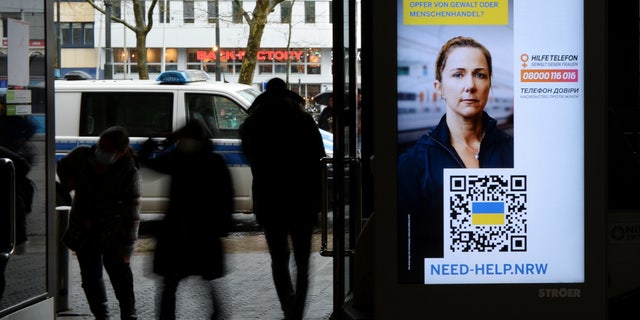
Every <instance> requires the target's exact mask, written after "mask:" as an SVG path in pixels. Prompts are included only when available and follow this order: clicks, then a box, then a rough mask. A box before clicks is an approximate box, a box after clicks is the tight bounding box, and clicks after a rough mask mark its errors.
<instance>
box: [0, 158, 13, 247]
mask: <svg viewBox="0 0 640 320" xmlns="http://www.w3.org/2000/svg"><path fill="white" fill-rule="evenodd" d="M0 184H1V186H0V197H2V201H0V206H1V208H0V212H1V213H2V217H1V219H2V225H4V226H2V228H3V232H1V233H0V256H2V258H8V257H9V255H11V254H12V253H13V250H14V249H15V246H16V204H15V202H16V187H15V186H16V169H15V166H14V165H13V161H11V159H8V158H0ZM5 228H7V229H9V230H6V229H5ZM6 231H8V232H6Z"/></svg>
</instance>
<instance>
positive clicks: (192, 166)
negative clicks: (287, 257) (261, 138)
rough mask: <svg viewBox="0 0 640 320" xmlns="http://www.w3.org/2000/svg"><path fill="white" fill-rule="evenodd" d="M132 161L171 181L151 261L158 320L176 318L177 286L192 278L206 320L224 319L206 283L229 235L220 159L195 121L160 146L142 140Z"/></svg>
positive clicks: (227, 187)
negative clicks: (202, 292)
mask: <svg viewBox="0 0 640 320" xmlns="http://www.w3.org/2000/svg"><path fill="white" fill-rule="evenodd" d="M160 144H161V145H160ZM167 148H169V149H168V151H167V152H165V153H164V154H159V155H157V156H154V155H155V154H156V151H158V150H159V149H167ZM138 157H139V159H140V161H141V162H142V164H143V165H145V166H147V167H149V168H150V169H153V170H156V171H158V172H161V173H165V174H168V175H170V177H171V182H170V199H169V207H168V209H167V212H166V214H165V216H164V219H163V220H162V221H161V223H160V226H159V229H158V233H157V237H156V248H155V253H154V258H153V271H154V273H156V274H158V275H160V276H162V277H163V285H162V293H161V295H160V297H159V298H160V301H159V304H160V305H159V307H160V308H159V319H160V320H167V319H175V318H176V314H175V313H176V291H177V289H178V285H179V283H180V281H181V280H182V279H184V278H186V277H188V276H194V275H195V276H201V277H202V278H203V279H204V280H206V281H207V282H208V284H209V287H210V293H211V295H212V302H213V315H212V317H211V318H212V319H226V318H228V317H229V314H228V312H229V311H230V308H226V307H225V305H224V304H223V301H224V299H221V294H220V293H219V292H217V291H218V289H219V288H216V286H215V285H214V282H212V281H210V280H214V279H218V278H221V277H222V276H223V275H224V273H225V268H224V267H225V263H224V251H223V247H222V241H221V239H220V237H225V236H227V234H228V232H229V231H230V227H231V221H232V219H231V217H232V213H233V197H234V193H233V184H232V180H231V173H230V172H229V169H228V168H227V166H226V164H225V162H224V158H223V157H222V156H221V155H220V154H218V153H215V152H214V151H213V143H212V142H211V140H209V137H208V133H207V131H206V129H205V128H204V127H203V126H202V124H201V122H199V121H191V122H188V123H187V124H186V125H185V126H184V127H182V128H181V129H179V130H177V131H176V132H174V133H173V134H171V135H170V136H169V137H167V139H166V140H165V141H163V142H161V143H159V142H156V141H154V140H153V139H148V140H147V141H146V142H145V143H144V145H143V147H142V149H141V150H140V152H139V153H138Z"/></svg>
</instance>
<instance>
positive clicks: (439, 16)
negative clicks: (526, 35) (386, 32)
mask: <svg viewBox="0 0 640 320" xmlns="http://www.w3.org/2000/svg"><path fill="white" fill-rule="evenodd" d="M402 11H403V17H404V24H405V25H506V24H508V23H509V0H495V1H452V0H444V1H426V0H403V9H402Z"/></svg>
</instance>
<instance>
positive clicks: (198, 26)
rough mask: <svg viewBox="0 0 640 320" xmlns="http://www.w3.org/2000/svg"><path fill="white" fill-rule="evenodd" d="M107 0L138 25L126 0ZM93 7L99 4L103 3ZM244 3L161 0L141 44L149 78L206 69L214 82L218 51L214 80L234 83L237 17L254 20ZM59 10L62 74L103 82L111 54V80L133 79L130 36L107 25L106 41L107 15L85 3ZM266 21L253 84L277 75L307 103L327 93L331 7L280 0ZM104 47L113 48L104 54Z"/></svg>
mask: <svg viewBox="0 0 640 320" xmlns="http://www.w3.org/2000/svg"><path fill="white" fill-rule="evenodd" d="M105 2H106V1H105ZM108 2H109V3H111V5H112V7H111V10H112V14H113V15H114V16H117V17H120V18H122V19H124V20H125V21H127V22H128V23H129V24H131V25H135V20H134V13H133V3H132V1H131V0H109V1H108ZM96 3H97V4H98V5H100V6H103V1H96ZM241 4H242V10H241V9H240V8H238V6H237V4H236V2H235V1H233V0H158V3H157V5H156V7H155V8H154V9H153V12H152V19H153V28H152V29H151V31H150V32H149V33H148V34H147V40H146V46H147V57H148V67H149V78H150V79H155V77H156V76H157V75H158V74H159V73H160V72H162V71H164V70H176V69H180V70H181V69H199V70H204V71H206V72H207V73H209V74H210V75H211V77H212V78H216V66H217V63H216V57H217V55H218V52H216V50H219V56H220V62H219V67H220V69H219V73H218V78H219V79H220V80H223V81H228V82H237V81H238V78H239V72H240V67H241V65H242V60H243V58H244V54H245V48H246V45H247V40H248V38H249V24H248V23H247V22H246V21H245V19H244V17H243V15H242V13H243V12H246V13H248V14H249V15H251V13H252V11H253V8H254V7H255V4H256V2H255V1H254V0H253V1H252V0H249V1H247V0H244V1H241ZM150 5H151V1H145V3H144V6H145V7H144V11H145V12H147V11H148V10H149V7H150ZM216 5H217V8H216ZM57 6H59V12H60V14H59V20H57V21H60V23H59V27H60V28H59V30H58V31H57V32H59V33H58V39H59V42H60V43H61V46H60V49H61V50H60V58H61V61H60V75H61V76H63V75H64V74H65V73H66V72H68V71H70V70H82V71H85V72H87V73H89V74H90V75H92V76H93V77H95V78H104V70H105V62H106V55H105V54H106V52H109V51H112V52H113V58H112V60H113V76H112V78H113V79H137V78H138V74H137V71H138V70H137V64H136V63H137V58H136V48H135V47H136V36H135V33H134V32H133V31H131V30H130V29H128V28H127V27H125V26H123V25H122V24H121V23H118V22H115V21H112V22H111V28H110V32H109V33H110V36H109V37H108V38H107V36H106V34H107V32H105V31H106V27H105V26H106V25H107V24H106V23H105V15H104V14H102V13H101V12H99V11H98V10H96V9H95V8H93V7H92V6H91V5H90V4H88V3H87V2H86V1H85V0H59V3H57ZM216 9H217V10H216ZM145 19H148V17H147V15H146V13H145ZM218 20H219V25H216V23H215V22H216V21H218ZM267 21H268V22H267V25H266V27H265V30H264V34H263V37H262V41H261V45H260V51H259V53H258V56H257V65H256V69H255V74H254V78H253V82H254V83H253V85H255V86H256V87H257V88H258V89H262V86H263V84H264V83H265V82H266V81H268V80H269V79H271V78H273V77H280V78H282V79H285V80H287V81H288V82H289V84H290V87H291V89H292V90H294V91H296V92H298V93H300V95H302V96H303V97H305V98H307V99H309V98H310V97H313V96H314V95H315V94H317V93H319V92H323V91H327V90H331V88H332V82H333V78H332V72H331V69H332V68H331V65H332V54H331V52H332V47H333V42H332V41H333V40H332V28H333V24H332V2H331V1H330V0H314V1H308V0H304V1H303V0H298V1H284V2H282V3H280V4H279V5H277V6H276V8H275V10H274V11H273V12H271V13H270V14H269V16H268V18H267ZM146 23H148V22H146ZM216 28H218V30H216ZM216 35H219V37H218V38H217V37H216ZM108 42H110V48H111V49H110V50H106V49H105V46H106V44H107V43H108Z"/></svg>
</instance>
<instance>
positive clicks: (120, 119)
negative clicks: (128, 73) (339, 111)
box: [55, 70, 333, 213]
mask: <svg viewBox="0 0 640 320" xmlns="http://www.w3.org/2000/svg"><path fill="white" fill-rule="evenodd" d="M259 94H260V92H259V91H258V90H255V89H254V88H253V87H251V86H248V85H243V84H232V83H222V82H216V81H211V80H209V78H208V76H207V75H206V73H204V72H201V71H197V70H187V71H167V72H164V73H162V74H161V75H160V76H159V77H158V78H157V79H156V80H155V81H154V80H56V81H55V126H56V127H55V133H56V138H55V142H56V160H59V159H60V158H61V157H63V156H64V155H65V154H67V153H68V152H69V151H71V150H72V149H73V148H75V147H76V146H78V145H82V144H89V145H90V144H94V143H95V142H96V141H97V139H98V136H99V135H100V133H101V132H102V131H103V130H104V129H106V128H108V127H110V126H113V125H121V126H123V127H125V128H127V130H128V131H129V135H130V137H131V146H132V147H133V148H134V149H136V150H137V149H139V148H140V146H141V144H142V143H143V142H144V141H145V140H146V139H147V138H148V137H156V138H163V137H166V136H167V135H168V134H169V133H171V132H173V131H174V130H176V129H178V128H180V127H182V126H183V125H185V124H186V122H187V121H188V120H190V119H195V118H198V119H203V120H205V119H206V120H205V121H204V122H205V123H206V124H207V126H208V129H209V130H210V132H211V137H212V141H213V142H214V151H216V152H218V153H220V154H222V155H223V156H224V158H225V160H226V162H227V165H228V166H229V169H230V171H231V175H232V178H233V183H234V189H235V211H236V212H245V213H250V212H252V211H253V199H252V193H251V180H252V175H251V171H250V167H249V163H248V160H247V159H246V158H245V157H244V155H243V154H242V149H241V140H240V136H239V132H238V128H239V127H240V124H242V122H243V121H244V119H245V118H246V117H247V109H248V108H249V106H250V105H251V103H252V102H253V100H254V99H255V98H256V97H257V96H258V95H259ZM321 132H322V131H321ZM265 134H267V133H265ZM322 135H323V139H324V140H325V146H326V147H328V148H329V150H328V151H327V152H328V153H329V154H330V153H331V150H330V149H331V148H332V143H333V137H332V136H331V134H330V133H328V132H322ZM141 174H142V179H143V187H142V209H141V210H142V213H163V212H164V211H165V209H166V206H167V203H168V200H169V199H168V185H169V184H168V182H169V181H168V179H169V178H168V176H166V175H163V174H159V173H157V172H154V171H152V170H150V169H147V168H144V167H143V168H142V169H141Z"/></svg>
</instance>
